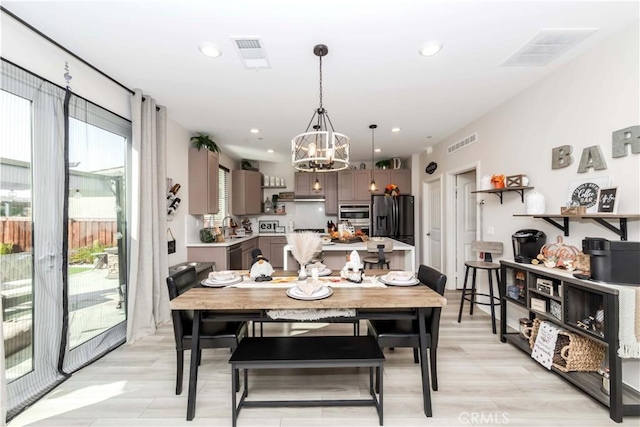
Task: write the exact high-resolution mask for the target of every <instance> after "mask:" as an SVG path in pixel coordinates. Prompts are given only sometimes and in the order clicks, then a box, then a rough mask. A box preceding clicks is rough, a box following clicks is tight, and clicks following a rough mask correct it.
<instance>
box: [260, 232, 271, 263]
mask: <svg viewBox="0 0 640 427" xmlns="http://www.w3.org/2000/svg"><path fill="white" fill-rule="evenodd" d="M258 249H260V250H261V251H262V256H263V257H265V258H266V259H268V260H269V262H271V237H265V236H260V237H258Z"/></svg>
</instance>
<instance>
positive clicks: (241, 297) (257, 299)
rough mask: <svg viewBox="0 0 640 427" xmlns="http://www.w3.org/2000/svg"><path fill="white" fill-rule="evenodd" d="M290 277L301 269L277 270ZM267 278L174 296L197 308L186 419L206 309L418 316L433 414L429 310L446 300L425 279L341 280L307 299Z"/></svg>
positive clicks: (224, 316)
mask: <svg viewBox="0 0 640 427" xmlns="http://www.w3.org/2000/svg"><path fill="white" fill-rule="evenodd" d="M387 272H388V271H387V270H366V274H367V276H373V275H378V276H379V275H383V274H386V273H387ZM238 273H240V274H244V275H246V274H247V271H246V270H245V271H238ZM292 276H297V272H295V271H277V272H274V274H273V277H274V281H275V282H277V281H278V278H284V277H292ZM321 279H323V280H326V281H327V284H328V285H329V286H330V285H331V282H330V280H337V279H336V278H335V277H327V278H321ZM245 283H246V282H245ZM260 283H264V287H258V286H260ZM269 283H271V282H257V283H256V287H251V288H245V287H242V288H236V287H221V288H210V287H194V288H192V289H189V290H188V291H187V292H185V293H184V294H182V295H180V296H178V297H177V298H174V299H173V300H171V302H170V306H171V309H172V310H193V313H194V316H193V330H192V335H191V336H192V339H191V362H190V373H189V394H188V400H187V420H188V421H191V420H193V418H194V417H195V407H196V390H197V381H198V353H199V350H200V345H199V344H200V340H199V337H200V332H201V323H202V318H203V315H205V313H206V320H207V321H216V320H219V321H257V322H268V321H272V319H271V318H269V317H268V316H267V314H266V312H267V311H268V310H278V309H355V316H354V317H348V318H345V317H340V318H339V320H340V321H343V322H345V321H349V320H352V321H357V320H362V319H399V318H412V319H418V325H419V335H420V370H421V373H422V395H423V406H424V413H425V415H426V416H427V417H431V416H432V409H431V386H430V382H429V366H428V362H427V350H428V348H427V339H426V337H427V331H426V324H425V310H427V309H429V308H440V307H443V306H445V305H446V303H447V300H446V299H445V298H444V297H443V296H442V295H440V294H438V293H437V292H435V291H434V290H432V289H431V288H429V287H427V286H426V285H424V284H419V285H416V286H386V287H361V286H358V285H355V284H354V285H353V286H345V284H342V285H341V286H340V287H337V286H336V287H334V288H332V289H333V294H332V295H331V296H330V297H328V298H325V299H319V300H311V301H307V300H298V299H293V298H290V297H288V296H287V294H286V288H282V287H273V286H269ZM346 283H348V282H346ZM291 286H295V281H294V282H291ZM408 309H410V310H408ZM396 310H397V311H396ZM326 320H330V319H325V321H326ZM232 392H233V391H232Z"/></svg>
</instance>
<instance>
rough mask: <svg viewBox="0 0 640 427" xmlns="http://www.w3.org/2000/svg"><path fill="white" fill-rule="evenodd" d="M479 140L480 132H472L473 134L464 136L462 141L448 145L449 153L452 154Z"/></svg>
mask: <svg viewBox="0 0 640 427" xmlns="http://www.w3.org/2000/svg"><path fill="white" fill-rule="evenodd" d="M477 140H478V133H477V132H476V133H472V134H471V135H469V136H468V137H466V138H462V139H461V140H460V141H458V142H456V143H455V144H451V145H450V146H448V147H447V154H451V153H454V152H456V151H458V150H461V149H463V148H464V147H466V146H468V145H471V144H473V143H474V142H476V141H477Z"/></svg>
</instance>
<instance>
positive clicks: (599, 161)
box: [578, 145, 607, 173]
mask: <svg viewBox="0 0 640 427" xmlns="http://www.w3.org/2000/svg"><path fill="white" fill-rule="evenodd" d="M589 168H593V169H595V170H602V169H606V168H607V162H605V161H604V157H602V151H601V150H600V146H599V145H593V146H591V147H587V148H585V149H584V150H582V158H581V159H580V166H578V173H585V172H588V169H589Z"/></svg>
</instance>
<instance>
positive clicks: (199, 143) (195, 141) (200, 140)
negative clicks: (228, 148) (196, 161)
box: [191, 132, 220, 153]
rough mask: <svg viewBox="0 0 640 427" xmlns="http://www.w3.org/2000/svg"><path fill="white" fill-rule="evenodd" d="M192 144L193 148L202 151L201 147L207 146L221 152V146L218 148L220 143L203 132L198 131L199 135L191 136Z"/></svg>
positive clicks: (210, 149) (215, 151)
mask: <svg viewBox="0 0 640 427" xmlns="http://www.w3.org/2000/svg"><path fill="white" fill-rule="evenodd" d="M191 146H192V147H193V148H197V149H198V151H200V149H201V148H206V149H207V150H209V151H213V152H214V153H219V152H220V148H218V144H216V142H215V141H214V140H213V139H211V137H210V136H209V135H207V134H206V133H203V132H198V135H197V136H192V137H191Z"/></svg>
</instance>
